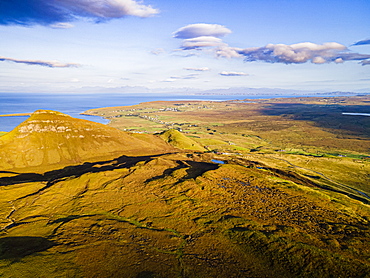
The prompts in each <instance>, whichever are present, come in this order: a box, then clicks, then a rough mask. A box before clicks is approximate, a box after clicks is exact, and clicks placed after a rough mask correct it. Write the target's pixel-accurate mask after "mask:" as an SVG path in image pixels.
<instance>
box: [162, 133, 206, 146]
mask: <svg viewBox="0 0 370 278" xmlns="http://www.w3.org/2000/svg"><path fill="white" fill-rule="evenodd" d="M160 137H161V138H162V139H163V140H165V141H166V142H168V143H169V144H171V145H172V146H174V147H176V148H179V149H185V150H193V151H205V150H206V149H205V148H203V147H202V146H201V145H200V144H198V143H197V142H195V141H194V140H192V139H191V138H189V137H186V136H185V135H184V134H182V133H181V132H179V131H177V130H175V129H169V130H166V131H164V132H162V133H161V134H160Z"/></svg>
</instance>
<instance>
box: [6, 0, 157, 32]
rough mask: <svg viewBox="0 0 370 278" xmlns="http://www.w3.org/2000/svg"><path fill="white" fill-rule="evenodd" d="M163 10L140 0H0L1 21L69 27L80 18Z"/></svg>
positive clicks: (100, 19)
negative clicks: (70, 23)
mask: <svg viewBox="0 0 370 278" xmlns="http://www.w3.org/2000/svg"><path fill="white" fill-rule="evenodd" d="M158 13H159V10H157V9H155V8H153V7H151V6H149V5H144V4H141V2H140V1H136V0H11V1H0V25H24V26H30V25H46V26H51V27H53V28H66V27H67V28H69V27H71V25H68V24H67V23H68V22H72V21H75V20H77V19H79V18H88V19H92V20H94V21H95V22H104V21H108V20H110V19H113V18H122V17H125V16H137V17H150V16H153V15H156V14H158Z"/></svg>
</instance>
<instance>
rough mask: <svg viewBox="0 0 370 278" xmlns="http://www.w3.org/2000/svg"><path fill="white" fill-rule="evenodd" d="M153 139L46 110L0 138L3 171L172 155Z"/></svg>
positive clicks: (167, 146) (35, 114)
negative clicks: (133, 155) (166, 153)
mask: <svg viewBox="0 0 370 278" xmlns="http://www.w3.org/2000/svg"><path fill="white" fill-rule="evenodd" d="M171 150H172V148H171V146H170V145H168V144H166V143H165V142H163V140H161V139H160V138H158V137H156V136H153V135H142V136H141V138H138V137H134V136H132V134H130V133H127V132H123V131H120V130H117V129H115V128H112V127H109V126H106V125H103V124H99V123H94V122H90V121H86V120H81V119H75V118H72V117H70V116H68V115H65V114H62V113H59V112H55V111H47V110H39V111H36V112H35V113H33V114H32V115H31V117H30V118H29V119H27V120H26V121H24V122H23V123H22V124H20V125H19V126H18V127H17V128H15V129H14V130H12V131H11V132H9V133H7V134H5V135H4V136H2V137H0V166H1V168H2V169H22V168H27V167H39V168H41V170H42V169H43V168H44V167H46V168H45V169H50V167H51V168H52V167H60V166H61V165H65V166H67V165H71V164H72V165H73V164H79V163H81V162H86V161H88V162H91V161H97V160H102V159H104V158H107V159H112V158H115V157H118V156H119V155H132V154H135V155H145V154H155V153H163V152H166V151H171Z"/></svg>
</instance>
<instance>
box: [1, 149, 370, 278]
mask: <svg viewBox="0 0 370 278" xmlns="http://www.w3.org/2000/svg"><path fill="white" fill-rule="evenodd" d="M215 158H218V159H221V158H220V157H214V155H213V154H207V153H194V152H179V153H172V154H163V155H152V156H144V157H128V156H122V157H120V158H117V159H114V160H111V161H103V162H101V163H99V162H94V163H90V164H86V163H85V164H84V165H81V166H73V167H68V168H66V169H59V170H54V171H53V173H52V174H50V172H47V173H45V174H43V175H41V174H40V173H38V174H36V175H34V176H33V177H31V176H30V175H27V176H25V175H22V174H15V173H13V174H12V175H11V176H9V177H7V178H6V177H2V178H0V184H1V185H2V186H1V187H0V191H1V198H0V208H1V210H0V213H1V218H0V219H1V223H0V227H1V237H0V275H1V276H2V277H189V278H190V277H202V278H203V277H367V276H369V275H370V241H369V236H370V224H369V221H370V209H369V206H368V205H366V204H364V203H363V202H361V201H358V200H355V199H352V198H349V197H347V196H346V195H343V194H340V193H336V192H333V191H327V190H323V189H321V188H320V186H321V185H319V184H316V183H315V182H313V181H311V180H310V179H308V178H307V177H305V176H303V175H300V174H294V175H293V174H291V173H289V172H288V171H281V170H280V171H278V169H275V168H272V167H270V168H268V167H266V166H265V165H262V164H260V163H259V162H256V161H251V160H247V159H231V158H230V159H228V158H227V156H226V157H224V158H222V159H223V162H224V164H216V163H213V162H212V159H215ZM56 173H57V174H56ZM22 179H23V180H22Z"/></svg>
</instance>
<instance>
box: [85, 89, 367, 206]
mask: <svg viewBox="0 0 370 278" xmlns="http://www.w3.org/2000/svg"><path fill="white" fill-rule="evenodd" d="M369 104H370V97H369V96H353V97H325V98H324V97H307V98H303V97H300V98H276V99H265V100H256V99H254V100H234V101H222V102H216V101H171V102H164V101H157V102H148V103H142V104H140V105H134V106H127V107H111V108H102V109H94V110H90V111H87V113H88V114H91V115H100V116H103V117H106V118H109V119H110V120H111V122H110V124H109V125H111V126H114V127H117V128H119V129H122V130H130V131H134V132H144V133H158V132H162V131H164V130H167V129H169V128H174V129H178V130H181V131H182V132H183V133H184V134H186V135H187V136H188V137H191V138H192V139H193V140H195V141H197V142H198V143H199V144H200V145H202V146H204V147H205V148H206V149H207V150H208V151H210V152H214V153H218V154H223V155H224V156H229V157H231V156H233V157H244V158H246V159H248V160H253V161H259V162H262V163H264V164H267V165H269V166H271V167H275V168H280V169H281V168H282V169H284V170H291V171H294V172H298V173H300V174H302V175H305V176H308V177H310V178H311V179H314V180H315V182H318V183H322V182H323V183H325V187H330V188H332V189H339V190H340V191H341V192H346V193H347V194H351V195H357V197H359V198H363V197H365V198H367V199H369V198H370V197H368V196H370V187H369V182H370V179H369V177H370V149H369V146H370V121H369V119H370V117H366V116H351V115H344V114H342V113H354V112H355V113H370V105H369ZM366 196H367V197H366Z"/></svg>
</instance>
